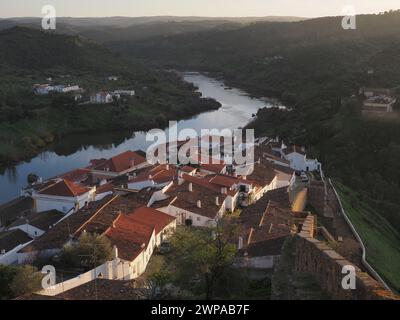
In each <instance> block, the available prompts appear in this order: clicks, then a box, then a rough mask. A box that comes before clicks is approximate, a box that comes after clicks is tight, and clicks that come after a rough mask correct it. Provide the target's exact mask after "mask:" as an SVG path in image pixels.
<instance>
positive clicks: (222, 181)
mask: <svg viewBox="0 0 400 320" xmlns="http://www.w3.org/2000/svg"><path fill="white" fill-rule="evenodd" d="M209 181H210V182H211V183H212V184H215V185H219V186H223V187H227V188H231V187H233V186H234V185H235V184H240V183H242V184H247V185H251V184H252V183H251V182H250V181H247V180H244V179H243V178H242V179H240V178H236V177H231V176H228V175H224V174H217V175H213V176H211V178H210V180H209Z"/></svg>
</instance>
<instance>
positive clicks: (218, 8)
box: [0, 0, 400, 17]
mask: <svg viewBox="0 0 400 320" xmlns="http://www.w3.org/2000/svg"><path fill="white" fill-rule="evenodd" d="M46 4H52V5H54V6H55V8H56V10H57V15H58V16H72V17H95V16H154V15H178V16H214V17H215V16H269V15H276V16H302V17H316V16H327V15H341V14H342V9H343V7H344V6H346V5H353V6H354V7H355V8H356V11H357V13H375V12H381V11H386V10H390V9H399V8H400V1H399V0H0V17H22V16H41V8H42V6H43V5H46Z"/></svg>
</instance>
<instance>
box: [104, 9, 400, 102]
mask: <svg viewBox="0 0 400 320" xmlns="http://www.w3.org/2000/svg"><path fill="white" fill-rule="evenodd" d="M341 20H342V19H341V18H340V17H331V18H319V19H313V20H306V21H301V22H291V23H284V22H281V23H271V22H266V23H254V24H252V25H249V26H246V27H243V28H241V29H238V30H226V31H212V32H197V33H190V34H183V35H177V36H171V37H162V38H161V37H155V38H151V39H146V40H143V41H135V42H118V41H117V42H110V43H109V45H110V46H112V47H113V48H115V49H118V50H121V51H124V52H127V53H130V54H133V55H134V56H135V57H138V58H142V59H145V60H147V61H148V62H152V63H154V61H156V62H160V63H162V64H163V65H166V66H169V67H180V68H193V69H207V70H212V71H222V72H224V74H225V77H226V78H228V79H229V80H232V81H235V82H237V83H240V84H242V85H243V86H248V87H249V89H251V90H252V91H253V92H258V93H261V94H266V93H269V94H271V93H273V94H276V95H279V96H283V97H284V99H288V100H289V101H290V102H295V101H298V100H299V98H303V96H304V98H305V99H306V98H309V96H310V95H313V93H315V92H318V91H319V90H320V89H321V87H322V89H323V90H324V91H326V93H328V94H329V93H336V92H341V93H343V94H348V93H350V92H352V91H353V90H354V89H355V88H357V86H358V85H360V84H365V85H368V84H371V85H372V84H374V85H391V84H392V83H393V82H394V81H397V79H399V75H400V46H399V45H398V43H399V39H400V33H399V30H400V13H399V12H392V13H387V14H382V15H363V16H358V17H357V29H356V30H343V29H342V27H341ZM388 57H389V58H390V59H388ZM369 68H374V71H375V73H374V77H373V79H370V78H368V77H366V74H367V70H368V69H369ZM322 84H323V86H321V85H322ZM399 84H400V83H399ZM306 87H308V88H309V89H308V90H307V88H306ZM299 89H300V90H299ZM308 91H309V92H308ZM331 91H333V92H331ZM292 95H296V96H297V97H296V99H290V98H291V97H292Z"/></svg>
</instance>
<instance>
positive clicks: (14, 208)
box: [0, 197, 33, 226]
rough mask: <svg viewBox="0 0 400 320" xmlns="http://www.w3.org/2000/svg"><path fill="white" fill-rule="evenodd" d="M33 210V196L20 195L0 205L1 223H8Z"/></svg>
mask: <svg viewBox="0 0 400 320" xmlns="http://www.w3.org/2000/svg"><path fill="white" fill-rule="evenodd" d="M32 211H33V199H32V198H31V197H19V198H16V199H14V200H12V201H9V202H7V203H4V204H2V205H1V206H0V223H1V225H3V226H4V225H7V224H9V223H12V222H13V221H15V220H17V219H19V218H20V217H23V216H26V215H28V214H30V213H31V212H32Z"/></svg>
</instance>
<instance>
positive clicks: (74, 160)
mask: <svg viewBox="0 0 400 320" xmlns="http://www.w3.org/2000/svg"><path fill="white" fill-rule="evenodd" d="M183 80H185V82H186V83H187V85H188V86H190V87H193V88H195V89H194V90H196V91H197V92H194V91H193V93H191V94H190V96H193V97H194V98H193V99H195V100H193V101H199V95H200V94H201V96H203V97H204V98H211V99H214V100H211V101H217V102H218V108H212V107H206V106H203V108H202V109H201V110H198V111H199V112H197V111H196V110H193V108H191V107H190V106H187V107H189V110H191V111H192V112H193V114H194V113H195V114H196V115H194V116H188V117H186V118H187V119H186V120H181V121H179V122H178V129H179V130H180V129H185V128H191V129H194V130H196V132H200V130H201V129H218V130H222V129H225V128H231V129H232V128H239V127H243V126H245V125H246V124H247V123H248V122H249V121H250V120H251V119H252V115H253V114H256V113H257V111H258V110H259V109H260V108H263V107H265V106H267V105H268V102H266V100H265V99H255V98H250V97H249V96H248V95H247V93H246V92H244V91H241V90H238V89H236V88H231V89H229V90H228V88H226V87H225V86H224V84H223V82H221V81H218V80H216V79H213V78H210V77H207V76H206V75H204V74H198V73H196V74H185V75H184V78H183ZM193 94H194V95H193ZM138 101H140V102H142V104H143V103H144V102H143V101H142V99H138ZM201 101H203V102H204V100H201ZM214 103H215V102H214ZM221 105H222V106H221ZM195 106H198V107H199V105H198V103H196V104H195ZM100 108H105V109H106V110H108V111H111V110H113V109H114V107H113V106H111V105H109V106H100ZM207 109H208V111H206V110H207ZM210 109H212V110H210ZM96 110H98V109H97V108H96V107H95V106H93V110H92V111H93V112H95V111H96ZM135 110H136V109H133V110H132V112H133V111H135ZM148 110H149V109H147V110H145V111H147V114H150V116H151V115H152V114H151V112H148ZM136 111H137V110H136ZM88 112H89V110H88ZM153 116H154V115H153ZM62 117H63V116H62V115H60V118H62ZM170 119H171V120H177V119H183V116H182V115H179V118H178V117H176V118H175V119H174V118H170ZM78 120H79V119H78ZM86 120H87V119H86ZM91 120H92V122H96V121H98V119H96V118H94V119H91ZM106 120H107V119H106ZM102 121H103V122H104V121H105V120H104V119H103V120H102ZM128 123H129V122H128ZM133 123H134V124H137V125H138V126H136V127H134V129H127V130H124V129H123V128H120V130H117V129H119V128H113V130H111V131H106V130H105V129H104V128H100V129H101V130H100V129H99V130H97V128H96V129H95V130H93V128H94V127H92V128H90V127H89V129H92V131H91V133H90V134H89V133H81V134H79V133H76V134H75V133H69V134H65V135H60V136H59V137H56V139H55V140H54V142H52V143H49V144H46V146H45V147H44V148H43V149H42V150H46V151H43V152H40V154H38V155H37V156H36V157H34V158H31V159H30V160H29V161H27V162H24V161H23V162H20V163H19V164H18V165H15V166H10V167H7V169H6V170H5V172H4V173H3V174H1V175H0V203H2V202H6V201H9V200H11V199H13V198H15V197H17V196H18V195H19V194H20V190H21V188H23V187H25V186H26V181H27V180H26V179H27V175H29V174H30V173H36V174H37V175H38V176H40V177H42V178H43V179H47V178H50V177H54V176H57V175H59V174H62V173H64V172H67V171H70V170H73V169H76V168H79V167H85V166H87V165H88V163H89V161H90V160H91V159H100V158H110V157H112V156H115V155H116V154H119V153H121V152H124V151H126V150H138V149H142V150H146V148H147V147H148V146H149V145H151V142H147V141H146V133H145V132H142V131H135V132H133V130H136V128H138V130H142V129H141V127H139V125H141V124H145V122H144V121H138V119H136V121H135V122H133ZM38 125H39V124H38ZM94 125H95V123H94ZM75 127H77V125H75ZM161 127H164V126H161ZM131 128H132V127H131ZM82 132H84V131H82Z"/></svg>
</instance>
